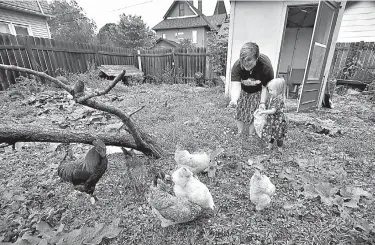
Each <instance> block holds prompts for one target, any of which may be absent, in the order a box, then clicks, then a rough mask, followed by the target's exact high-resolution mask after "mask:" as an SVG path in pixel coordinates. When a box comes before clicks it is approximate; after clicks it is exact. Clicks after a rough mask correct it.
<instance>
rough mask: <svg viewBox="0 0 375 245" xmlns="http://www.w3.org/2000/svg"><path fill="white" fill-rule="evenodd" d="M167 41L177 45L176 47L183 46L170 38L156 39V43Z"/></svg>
mask: <svg viewBox="0 0 375 245" xmlns="http://www.w3.org/2000/svg"><path fill="white" fill-rule="evenodd" d="M162 41H163V42H166V43H168V44H169V45H171V46H173V47H175V48H179V47H181V45H180V44H179V43H177V42H175V41H172V40H169V39H165V38H158V40H156V43H160V42H162Z"/></svg>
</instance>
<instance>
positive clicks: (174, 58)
mask: <svg viewBox="0 0 375 245" xmlns="http://www.w3.org/2000/svg"><path fill="white" fill-rule="evenodd" d="M172 72H173V80H174V81H173V83H176V81H177V79H176V55H175V53H174V48H172Z"/></svg>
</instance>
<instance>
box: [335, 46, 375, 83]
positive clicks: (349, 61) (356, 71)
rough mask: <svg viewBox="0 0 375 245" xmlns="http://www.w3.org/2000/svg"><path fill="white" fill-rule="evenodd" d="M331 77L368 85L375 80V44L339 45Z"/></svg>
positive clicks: (336, 49)
mask: <svg viewBox="0 0 375 245" xmlns="http://www.w3.org/2000/svg"><path fill="white" fill-rule="evenodd" d="M330 77H333V78H336V79H348V80H358V81H362V82H366V83H369V82H372V81H373V80H375V43H374V42H356V43H337V44H336V48H335V53H334V55H333V60H332V65H331V69H330Z"/></svg>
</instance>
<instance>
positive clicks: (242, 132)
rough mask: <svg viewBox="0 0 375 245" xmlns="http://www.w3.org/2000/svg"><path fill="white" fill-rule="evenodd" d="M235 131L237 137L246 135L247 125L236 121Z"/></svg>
mask: <svg viewBox="0 0 375 245" xmlns="http://www.w3.org/2000/svg"><path fill="white" fill-rule="evenodd" d="M237 129H238V135H246V133H247V124H246V123H245V122H242V121H238V120H237Z"/></svg>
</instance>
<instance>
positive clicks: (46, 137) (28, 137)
mask: <svg viewBox="0 0 375 245" xmlns="http://www.w3.org/2000/svg"><path fill="white" fill-rule="evenodd" d="M98 138H99V139H101V140H103V142H104V143H105V144H106V145H113V146H122V147H127V148H133V149H136V150H139V149H138V146H137V145H136V144H135V142H134V139H133V137H132V136H131V135H129V134H108V133H96V134H90V133H86V132H81V131H75V130H68V129H55V128H46V127H40V126H34V125H19V124H18V125H12V126H9V125H5V124H0V142H3V143H6V144H8V145H12V144H14V143H16V142H61V143H70V142H76V143H84V144H91V143H92V141H93V140H94V139H98Z"/></svg>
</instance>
